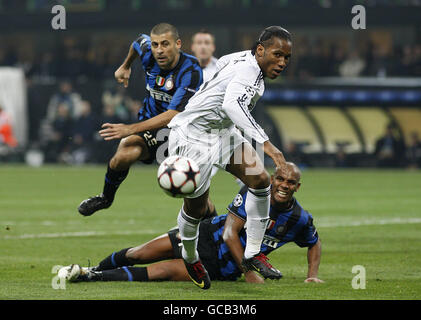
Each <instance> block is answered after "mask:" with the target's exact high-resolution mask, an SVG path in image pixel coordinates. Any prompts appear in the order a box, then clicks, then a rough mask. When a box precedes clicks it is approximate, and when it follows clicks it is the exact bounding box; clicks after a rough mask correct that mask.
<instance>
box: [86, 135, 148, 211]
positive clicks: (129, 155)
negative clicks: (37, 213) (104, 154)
mask: <svg viewBox="0 0 421 320" xmlns="http://www.w3.org/2000/svg"><path fill="white" fill-rule="evenodd" d="M148 157H149V151H148V148H147V147H146V143H145V140H144V139H143V138H141V137H140V136H137V135H132V136H129V137H127V138H124V139H122V140H121V141H120V144H119V146H118V148H117V151H116V153H115V155H114V156H113V157H112V158H111V160H110V162H109V164H108V168H107V173H106V175H105V183H104V188H103V192H102V193H101V194H100V195H97V196H94V197H91V198H89V199H86V200H84V201H82V203H81V204H80V205H79V207H78V211H79V213H80V214H82V215H84V216H90V215H92V214H93V213H95V212H96V211H98V210H101V209H106V208H109V207H110V206H111V204H112V203H113V201H114V196H115V193H116V192H117V189H118V187H119V186H120V184H121V183H122V182H123V181H124V179H125V178H126V177H127V175H128V173H129V168H130V166H131V165H132V164H133V163H135V162H136V161H138V160H144V159H148Z"/></svg>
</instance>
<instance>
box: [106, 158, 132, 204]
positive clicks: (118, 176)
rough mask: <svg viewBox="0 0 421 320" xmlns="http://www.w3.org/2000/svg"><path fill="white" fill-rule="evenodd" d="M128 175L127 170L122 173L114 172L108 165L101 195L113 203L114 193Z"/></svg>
mask: <svg viewBox="0 0 421 320" xmlns="http://www.w3.org/2000/svg"><path fill="white" fill-rule="evenodd" d="M128 174H129V169H127V170H123V171H116V170H113V169H111V168H110V165H108V168H107V173H106V174H105V182H104V189H103V191H102V193H103V194H104V196H105V197H106V198H107V199H108V200H109V201H111V202H113V201H114V196H115V193H116V192H117V189H118V187H119V186H120V184H121V183H122V182H123V181H124V179H126V177H127V175H128Z"/></svg>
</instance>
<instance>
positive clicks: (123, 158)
mask: <svg viewBox="0 0 421 320" xmlns="http://www.w3.org/2000/svg"><path fill="white" fill-rule="evenodd" d="M141 154H142V149H141V148H140V147H125V148H120V149H119V150H118V151H117V153H116V154H115V155H114V156H113V157H112V159H111V161H110V167H111V169H114V170H126V169H128V168H129V167H130V166H131V165H132V164H133V163H135V162H136V161H137V159H139V157H140V155H141Z"/></svg>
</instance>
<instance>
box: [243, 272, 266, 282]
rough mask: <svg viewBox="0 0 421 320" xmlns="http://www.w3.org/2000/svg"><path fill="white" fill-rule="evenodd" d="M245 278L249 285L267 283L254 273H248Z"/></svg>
mask: <svg viewBox="0 0 421 320" xmlns="http://www.w3.org/2000/svg"><path fill="white" fill-rule="evenodd" d="M244 278H245V280H246V282H248V283H265V280H264V279H263V278H262V277H261V276H259V275H258V274H256V273H255V272H253V271H247V272H246V273H245V274H244Z"/></svg>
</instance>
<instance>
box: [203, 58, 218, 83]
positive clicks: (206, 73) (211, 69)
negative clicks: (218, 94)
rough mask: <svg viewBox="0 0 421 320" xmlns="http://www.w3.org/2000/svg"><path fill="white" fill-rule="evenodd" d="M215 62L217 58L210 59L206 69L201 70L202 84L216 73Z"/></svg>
mask: <svg viewBox="0 0 421 320" xmlns="http://www.w3.org/2000/svg"><path fill="white" fill-rule="evenodd" d="M217 61H218V59H217V58H215V57H212V58H211V60H210V61H209V63H208V65H207V66H206V67H204V68H202V70H203V82H206V81H209V80H210V79H211V78H212V77H213V75H214V74H215V72H216V71H217V67H216V63H217Z"/></svg>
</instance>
